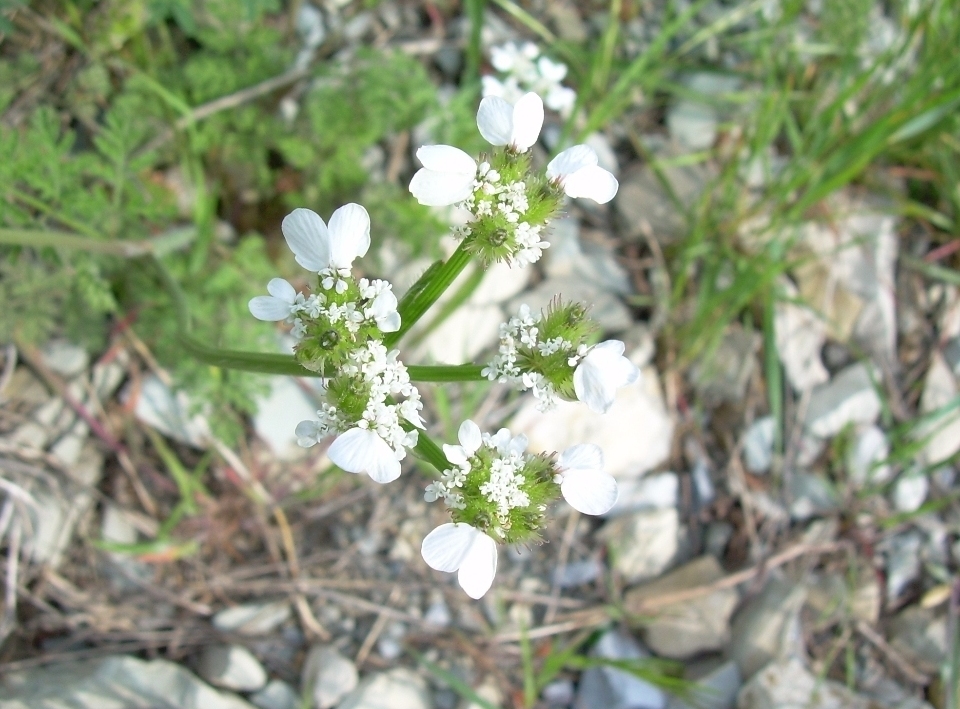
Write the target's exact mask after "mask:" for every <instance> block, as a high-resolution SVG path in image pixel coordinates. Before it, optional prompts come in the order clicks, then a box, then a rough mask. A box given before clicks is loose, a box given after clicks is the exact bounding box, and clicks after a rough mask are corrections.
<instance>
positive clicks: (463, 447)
mask: <svg viewBox="0 0 960 709" xmlns="http://www.w3.org/2000/svg"><path fill="white" fill-rule="evenodd" d="M457 439H458V440H459V441H460V445H459V446H451V445H448V444H446V443H444V444H443V454H444V455H445V456H446V458H447V460H448V461H450V462H451V463H452V464H453V465H466V464H467V462H468V461H469V460H470V458H471V457H473V454H474V453H476V452H477V451H478V450H479V449H480V445H481V444H482V443H483V438H482V436H481V434H480V427H479V426H478V425H477V424H475V423H474V422H473V421H471V420H470V419H467V420H466V421H464V422H463V423H461V424H460V430H459V431H458V432H457Z"/></svg>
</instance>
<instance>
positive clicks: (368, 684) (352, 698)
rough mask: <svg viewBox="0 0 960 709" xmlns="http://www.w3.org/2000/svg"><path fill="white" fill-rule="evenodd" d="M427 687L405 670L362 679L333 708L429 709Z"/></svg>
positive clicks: (418, 676) (416, 675)
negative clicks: (336, 706)
mask: <svg viewBox="0 0 960 709" xmlns="http://www.w3.org/2000/svg"><path fill="white" fill-rule="evenodd" d="M430 707H431V703H430V695H429V694H428V692H427V684H426V682H424V681H423V678H422V677H420V675H418V674H416V673H414V672H411V671H410V670H408V669H407V668H406V667H395V668H394V669H392V670H389V671H388V672H377V673H375V674H372V675H370V676H368V677H366V678H365V679H364V680H363V681H362V682H361V683H360V684H359V685H358V686H357V688H356V689H354V690H353V691H352V692H350V694H348V695H347V696H346V697H344V699H343V701H342V702H341V703H340V704H339V706H338V708H337V709H430Z"/></svg>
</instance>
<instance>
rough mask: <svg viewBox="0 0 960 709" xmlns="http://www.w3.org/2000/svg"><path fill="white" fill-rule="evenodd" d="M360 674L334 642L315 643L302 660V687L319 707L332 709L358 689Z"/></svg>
mask: <svg viewBox="0 0 960 709" xmlns="http://www.w3.org/2000/svg"><path fill="white" fill-rule="evenodd" d="M359 681H360V675H359V673H358V672H357V666H356V665H355V664H353V660H351V659H349V658H347V657H344V656H343V655H341V654H340V651H339V650H337V648H335V647H333V646H332V645H322V644H318V645H314V646H312V647H311V648H310V652H308V653H307V658H306V659H305V660H304V661H303V669H301V671H300V686H301V687H302V688H303V691H304V693H305V694H306V695H307V696H308V697H311V698H312V700H313V704H312V705H311V706H313V707H315V708H316V709H330V707H333V706H336V704H337V702H339V701H340V700H341V699H343V698H344V697H345V696H347V694H349V693H350V692H352V691H353V690H354V689H356V687H357V684H358V682H359Z"/></svg>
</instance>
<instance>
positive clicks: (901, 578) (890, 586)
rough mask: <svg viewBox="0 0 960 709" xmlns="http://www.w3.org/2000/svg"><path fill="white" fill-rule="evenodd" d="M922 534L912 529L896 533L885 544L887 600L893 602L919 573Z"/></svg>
mask: <svg viewBox="0 0 960 709" xmlns="http://www.w3.org/2000/svg"><path fill="white" fill-rule="evenodd" d="M923 542H924V539H923V534H922V533H920V532H919V531H917V530H915V529H913V530H910V531H908V532H904V533H903V534H898V535H897V536H895V537H893V538H892V539H890V540H889V541H888V543H887V544H886V545H885V547H886V549H885V550H886V552H887V602H888V603H893V602H894V601H896V600H897V599H898V598H899V597H900V595H901V594H902V593H903V592H904V591H905V590H906V588H907V586H909V585H910V584H911V583H913V582H914V581H915V580H916V578H917V577H918V576H919V575H920V566H921V558H920V550H921V549H923Z"/></svg>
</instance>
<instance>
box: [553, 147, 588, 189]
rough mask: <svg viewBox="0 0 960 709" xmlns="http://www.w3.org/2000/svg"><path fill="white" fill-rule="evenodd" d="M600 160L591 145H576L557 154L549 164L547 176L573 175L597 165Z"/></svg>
mask: <svg viewBox="0 0 960 709" xmlns="http://www.w3.org/2000/svg"><path fill="white" fill-rule="evenodd" d="M597 162H599V158H598V157H597V152H596V151H595V150H594V149H593V148H591V147H590V146H589V145H583V144H581V145H574V146H573V147H572V148H567V149H566V150H564V151H563V152H562V153H560V154H559V155H557V157H555V158H554V159H553V160H551V161H550V162H549V163H548V164H547V177H549V178H550V179H551V180H552V179H554V178H557V177H563V176H565V175H572V174H573V173H575V172H576V171H577V170H580V169H581V168H584V167H590V166H591V165H596V164H597Z"/></svg>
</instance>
